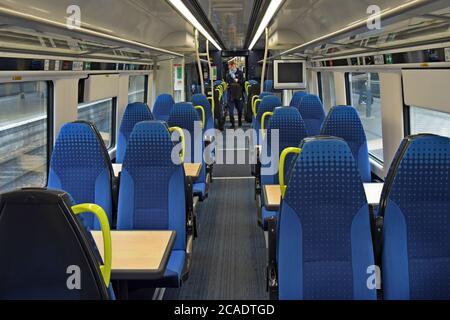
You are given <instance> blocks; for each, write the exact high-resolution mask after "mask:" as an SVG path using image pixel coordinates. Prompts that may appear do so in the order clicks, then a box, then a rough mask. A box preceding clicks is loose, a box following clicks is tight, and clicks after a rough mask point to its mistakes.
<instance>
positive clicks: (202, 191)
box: [193, 182, 206, 197]
mask: <svg viewBox="0 0 450 320" xmlns="http://www.w3.org/2000/svg"><path fill="white" fill-rule="evenodd" d="M193 189H194V195H195V196H201V197H204V196H205V195H206V183H204V182H199V183H194V188H193Z"/></svg>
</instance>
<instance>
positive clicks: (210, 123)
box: [191, 94, 214, 130]
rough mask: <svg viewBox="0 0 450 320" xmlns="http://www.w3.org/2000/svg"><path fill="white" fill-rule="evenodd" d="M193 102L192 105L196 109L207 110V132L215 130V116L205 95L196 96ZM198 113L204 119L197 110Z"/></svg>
mask: <svg viewBox="0 0 450 320" xmlns="http://www.w3.org/2000/svg"><path fill="white" fill-rule="evenodd" d="M191 101H192V104H193V105H194V107H196V106H201V107H203V108H204V109H205V115H206V119H205V123H206V126H205V129H206V130H210V129H214V118H213V114H212V107H211V103H209V101H208V99H207V98H206V96H205V95H203V94H195V95H193V96H192V98H191ZM197 112H198V114H199V116H200V119H201V118H202V117H203V115H202V112H201V110H197Z"/></svg>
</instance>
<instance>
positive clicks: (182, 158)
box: [169, 127, 186, 163]
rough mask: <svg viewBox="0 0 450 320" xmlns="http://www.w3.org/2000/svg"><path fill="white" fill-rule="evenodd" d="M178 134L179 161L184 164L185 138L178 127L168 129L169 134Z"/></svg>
mask: <svg viewBox="0 0 450 320" xmlns="http://www.w3.org/2000/svg"><path fill="white" fill-rule="evenodd" d="M175 131H176V132H178V133H179V134H180V137H181V153H180V161H181V163H184V156H185V154H186V138H185V136H184V131H183V129H181V128H180V127H171V128H169V132H170V133H174V132H175Z"/></svg>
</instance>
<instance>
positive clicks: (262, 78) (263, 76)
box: [261, 28, 269, 92]
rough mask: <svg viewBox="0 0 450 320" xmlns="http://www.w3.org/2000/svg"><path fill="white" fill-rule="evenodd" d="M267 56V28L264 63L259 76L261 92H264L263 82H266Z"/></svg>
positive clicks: (267, 31) (267, 30)
mask: <svg viewBox="0 0 450 320" xmlns="http://www.w3.org/2000/svg"><path fill="white" fill-rule="evenodd" d="M268 55H269V28H266V48H265V50H264V61H263V67H262V74H261V92H264V81H265V80H266V79H265V77H266V66H267V56H268Z"/></svg>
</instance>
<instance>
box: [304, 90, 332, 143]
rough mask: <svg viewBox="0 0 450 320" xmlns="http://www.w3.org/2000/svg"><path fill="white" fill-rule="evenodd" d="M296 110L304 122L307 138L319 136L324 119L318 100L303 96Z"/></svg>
mask: <svg viewBox="0 0 450 320" xmlns="http://www.w3.org/2000/svg"><path fill="white" fill-rule="evenodd" d="M298 110H299V111H300V114H301V115H302V118H303V121H305V124H306V128H307V129H308V134H309V136H317V135H319V134H320V131H321V129H322V125H323V122H324V121H325V117H326V114H325V109H324V108H323V104H322V102H321V101H320V98H319V97H318V96H315V95H312V94H308V95H306V96H304V97H303V99H302V100H301V102H300V104H299V106H298Z"/></svg>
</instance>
